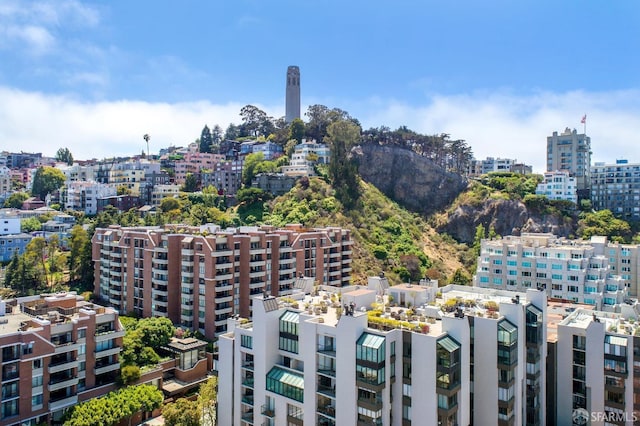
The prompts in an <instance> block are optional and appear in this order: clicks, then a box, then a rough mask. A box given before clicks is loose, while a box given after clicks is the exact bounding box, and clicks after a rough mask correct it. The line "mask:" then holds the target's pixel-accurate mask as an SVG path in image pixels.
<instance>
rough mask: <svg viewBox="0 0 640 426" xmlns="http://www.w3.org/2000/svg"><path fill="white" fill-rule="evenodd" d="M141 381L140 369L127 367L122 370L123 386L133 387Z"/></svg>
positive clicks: (121, 379) (133, 366)
mask: <svg viewBox="0 0 640 426" xmlns="http://www.w3.org/2000/svg"><path fill="white" fill-rule="evenodd" d="M138 379H140V367H138V366H137V365H125V366H123V367H122V368H121V369H120V381H121V382H122V384H123V385H132V384H134V383H135V382H137V381H138Z"/></svg>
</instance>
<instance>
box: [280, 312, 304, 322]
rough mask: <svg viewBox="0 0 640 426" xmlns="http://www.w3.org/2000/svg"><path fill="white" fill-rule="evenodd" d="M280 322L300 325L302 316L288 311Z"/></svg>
mask: <svg viewBox="0 0 640 426" xmlns="http://www.w3.org/2000/svg"><path fill="white" fill-rule="evenodd" d="M280 321H285V322H293V323H296V324H298V323H299V322H300V314H299V313H297V312H293V311H286V312H285V313H284V314H282V315H281V316H280Z"/></svg>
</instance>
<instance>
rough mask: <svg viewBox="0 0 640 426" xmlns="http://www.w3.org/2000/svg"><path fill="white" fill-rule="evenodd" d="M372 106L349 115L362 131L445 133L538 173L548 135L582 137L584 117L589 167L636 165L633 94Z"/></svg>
mask: <svg viewBox="0 0 640 426" xmlns="http://www.w3.org/2000/svg"><path fill="white" fill-rule="evenodd" d="M371 104H374V105H376V107H375V109H373V110H369V111H361V113H359V114H353V115H355V116H356V117H358V118H359V119H360V120H361V122H362V124H363V126H364V127H365V128H368V127H370V126H376V127H377V126H380V125H387V126H389V127H391V128H397V127H398V126H400V125H407V127H409V128H411V129H413V130H416V131H418V132H421V133H426V134H437V133H449V134H450V135H451V137H452V138H454V139H465V140H466V141H467V142H468V143H469V144H470V145H471V146H472V148H473V151H474V154H475V156H476V158H485V157H487V156H492V157H507V158H516V159H518V160H520V161H522V162H525V163H527V164H532V165H533V166H534V170H536V171H538V172H542V171H544V169H545V168H546V138H547V136H550V135H551V134H552V133H553V132H554V131H558V132H562V131H564V129H565V128H566V127H570V128H572V129H573V128H576V129H577V130H578V132H579V133H582V131H583V125H582V124H581V123H580V119H581V118H582V116H583V115H584V114H587V135H589V136H590V137H591V148H592V151H593V155H592V161H593V162H596V161H605V162H608V163H610V162H615V160H616V159H619V158H627V159H628V160H629V161H631V162H640V150H639V149H638V148H637V147H638V146H639V145H640V120H638V117H639V116H640V91H638V90H629V91H618V92H604V93H588V92H568V93H561V94H554V93H548V92H541V93H537V94H533V95H527V96H518V95H514V94H509V93H506V94H486V93H478V94H472V95H456V96H435V97H434V98H432V99H431V101H430V102H429V103H428V105H425V106H418V107H415V106H409V105H407V104H404V103H402V102H397V101H389V102H388V103H387V104H386V105H384V104H385V102H383V101H381V100H379V99H377V100H375V101H374V102H371ZM358 109H363V107H362V106H358V107H356V110H358ZM350 112H351V111H350ZM354 112H355V111H354Z"/></svg>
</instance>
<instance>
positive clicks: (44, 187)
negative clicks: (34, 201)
mask: <svg viewBox="0 0 640 426" xmlns="http://www.w3.org/2000/svg"><path fill="white" fill-rule="evenodd" d="M65 180H66V178H65V176H64V173H62V171H61V170H60V169H57V168H55V167H49V166H42V167H39V168H38V170H36V174H35V176H34V177H33V182H32V188H31V195H33V196H34V197H38V198H40V199H41V200H44V199H45V198H46V197H47V194H50V193H52V192H54V191H57V190H58V189H60V188H61V187H62V185H64V182H65Z"/></svg>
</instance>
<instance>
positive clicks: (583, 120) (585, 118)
mask: <svg viewBox="0 0 640 426" xmlns="http://www.w3.org/2000/svg"><path fill="white" fill-rule="evenodd" d="M586 122H587V114H585V115H583V116H582V120H580V123H582V124H585V123H586Z"/></svg>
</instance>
